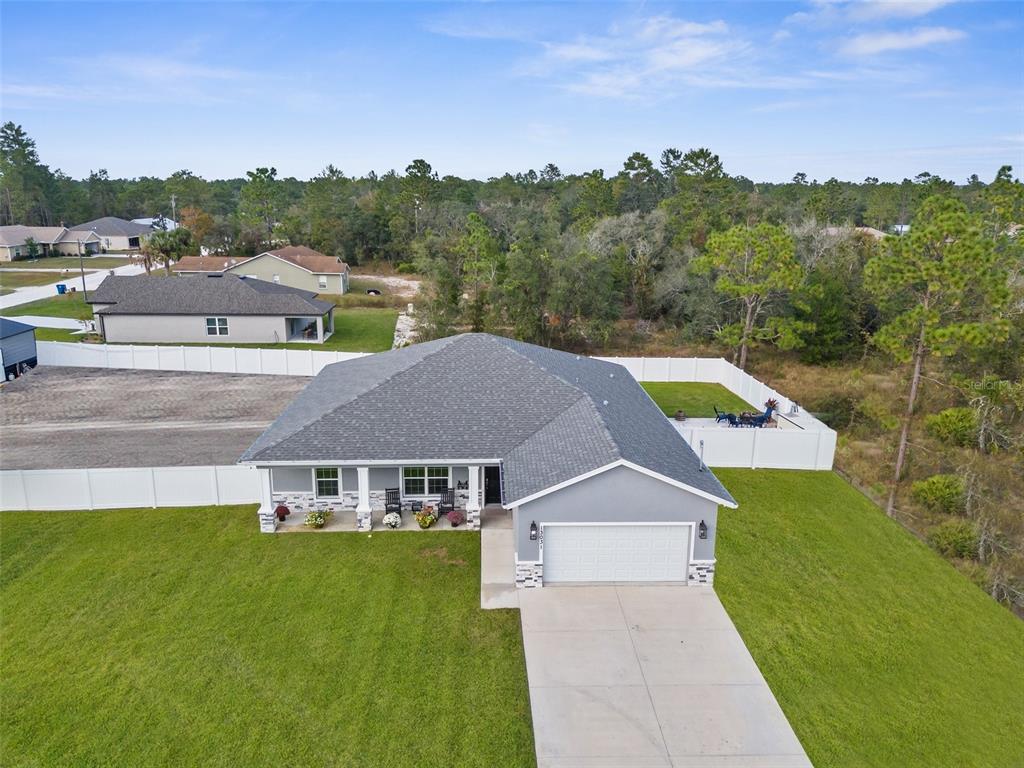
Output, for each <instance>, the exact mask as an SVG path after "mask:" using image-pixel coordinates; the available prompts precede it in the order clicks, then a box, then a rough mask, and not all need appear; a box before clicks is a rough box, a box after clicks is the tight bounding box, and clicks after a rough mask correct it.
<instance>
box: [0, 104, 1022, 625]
mask: <svg viewBox="0 0 1024 768" xmlns="http://www.w3.org/2000/svg"><path fill="white" fill-rule="evenodd" d="M0 172H2V174H3V176H2V187H0V219H2V223H25V224H54V223H60V222H64V223H67V224H73V223H77V222H79V221H84V220H88V219H91V218H95V217H98V216H103V215H117V216H122V217H125V218H130V217H135V216H143V215H145V216H154V215H157V214H163V215H166V216H170V215H171V214H172V210H171V208H170V201H171V198H172V196H173V199H174V201H175V211H174V213H175V214H176V216H177V218H178V220H179V221H180V222H181V223H182V224H184V226H185V227H186V228H187V229H188V230H189V233H190V237H189V238H187V239H182V240H181V241H180V242H179V241H175V242H173V243H171V242H168V243H166V248H164V249H163V250H162V251H161V253H162V254H166V255H169V256H170V257H171V258H176V257H177V256H179V255H180V254H181V253H182V252H184V250H185V249H187V248H198V247H199V246H200V245H201V246H203V247H204V248H205V249H207V250H208V251H210V252H214V253H224V254H233V255H245V254H251V253H254V252H256V250H257V249H260V248H263V247H265V246H266V245H267V244H268V243H272V242H274V243H278V242H290V243H293V244H304V245H309V246H311V247H313V248H316V249H317V250H319V251H322V252H324V253H328V254H332V255H337V256H339V257H341V258H344V259H345V260H347V261H348V262H350V263H352V264H356V265H358V264H362V263H366V262H370V261H387V262H390V264H391V265H393V266H395V267H397V268H398V269H399V270H400V271H409V272H412V271H415V272H419V273H421V274H423V275H424V276H425V277H427V278H428V281H427V287H426V289H425V291H424V293H423V295H422V300H421V302H420V306H419V316H420V324H421V325H420V327H421V332H422V333H423V335H425V336H427V337H430V336H442V335H446V334H449V333H451V332H455V331H458V330H464V329H473V330H491V331H496V332H500V333H505V334H509V335H514V336H516V337H518V338H521V339H523V340H526V341H532V342H537V343H541V344H548V345H554V346H558V347H561V348H565V349H578V350H585V351H600V350H602V349H605V348H607V347H608V346H609V345H614V344H615V343H616V342H618V341H621V339H622V338H623V337H627V338H628V339H629V342H630V343H631V344H634V345H637V346H639V347H640V348H641V349H642V346H643V344H644V343H645V340H646V339H647V338H650V337H651V336H652V335H654V334H656V333H659V332H664V331H665V330H666V329H669V330H671V332H672V335H673V338H674V339H676V340H678V342H679V343H687V342H692V343H698V344H701V343H703V344H713V345H721V346H722V347H724V348H726V349H728V350H729V351H730V354H731V356H732V359H733V360H734V361H735V362H736V363H737V364H739V365H740V366H741V367H742V366H745V365H746V364H747V361H748V357H749V355H750V352H751V350H754V349H756V348H757V347H759V346H765V345H768V346H771V347H775V348H777V349H781V350H785V351H791V352H792V354H794V355H798V356H799V358H800V359H801V360H803V361H804V362H806V363H811V364H829V363H840V362H846V363H847V364H849V363H850V361H854V362H855V361H857V360H862V359H866V358H867V357H868V356H875V357H878V356H885V357H886V359H888V360H891V361H892V363H893V364H894V366H896V368H895V369H896V370H898V371H904V370H905V371H906V375H907V380H906V384H905V387H904V386H903V385H902V384H901V388H900V391H899V393H898V395H896V400H897V401H898V407H895V408H893V409H892V410H893V411H894V414H893V421H892V425H891V433H892V453H891V461H892V465H891V466H892V471H891V474H890V478H891V480H890V482H889V496H888V505H887V506H888V511H889V513H890V514H895V513H897V512H898V508H899V507H900V506H901V504H902V505H913V504H914V503H919V504H921V505H924V506H927V505H926V504H925V503H924V502H922V501H920V500H919V499H918V496H917V495H915V496H913V497H912V498H911V497H910V496H908V494H907V493H906V492H907V490H908V482H907V481H908V480H913V479H917V478H916V477H915V476H914V474H913V472H914V471H915V470H914V469H913V467H912V462H910V461H909V457H910V456H911V454H912V452H913V450H914V449H915V443H914V440H915V435H919V434H922V433H921V424H920V423H919V422H918V421H917V418H916V417H917V415H918V413H917V412H918V409H919V402H920V391H921V388H922V387H923V386H925V384H926V383H934V384H937V385H938V386H941V387H944V388H946V390H948V397H947V398H946V400H947V403H948V404H950V405H952V406H954V408H953V410H956V409H957V408H960V409H966V410H967V411H969V412H970V413H969V416H970V419H969V421H970V423H971V424H972V425H973V426H972V427H971V430H973V431H970V430H969V431H970V434H971V438H970V439H969V440H967V441H966V443H965V442H963V438H962V435H961V436H960V437H957V438H956V439H957V440H959V441H960V442H956V441H954V443H951V444H950V447H949V451H950V452H948V453H944V454H943V456H947V457H954V456H955V457H958V458H956V462H955V466H953V467H952V469H953V470H954V471H951V472H944V473H939V474H940V475H951V476H953V477H954V478H956V481H957V482H959V483H960V486H958V487H959V488H960V492H961V497H960V498H962V499H963V503H962V504H961V505H960V506H958V507H956V509H955V510H953V509H952V508H949V509H946V508H943V509H945V511H944V512H943V514H947V513H948V514H951V515H958V517H954V518H953V519H952V520H947V521H945V522H947V523H948V522H953V523H957V524H959V523H963V524H964V525H966V526H967V528H968V529H969V531H968V533H969V534H970V535H971V536H975V537H976V538H971V539H969V541H970V542H971V544H970V545H969V546H967V547H966V548H967V549H972V547H973V553H972V554H971V555H970V557H971V559H972V561H976V562H979V563H981V564H982V565H983V566H984V568H985V569H986V570H985V572H986V576H985V579H986V582H985V586H986V588H989V589H990V591H992V592H993V594H995V595H996V596H997V597H999V598H1000V599H1004V600H1007V601H1009V602H1014V603H1017V604H1019V605H1024V556H1022V550H1021V547H1022V542H1024V530H1022V528H1024V523H1022V522H1021V519H1020V518H1021V514H1020V506H1019V503H1020V501H1021V488H1020V486H1021V484H1022V483H1024V480H1021V479H1020V478H1019V477H1018V478H1017V481H1016V484H1014V482H1013V478H1010V482H1009V483H1008V484H1007V483H1005V482H1004V479H1005V478H1001V477H996V476H994V475H993V474H992V473H989V472H987V471H986V470H985V469H984V468H985V467H988V466H1002V464H1001V463H1000V462H999V461H993V459H992V457H993V456H995V455H997V454H998V455H999V456H1003V457H1005V456H1010V457H1015V458H1016V461H1011V462H1010V467H1013V468H1016V469H1017V470H1019V469H1020V460H1021V459H1022V458H1024V454H1022V451H1024V437H1022V433H1024V417H1022V413H1024V395H1022V394H1021V393H1022V391H1024V386H1022V384H1021V382H1022V378H1024V251H1022V247H1024V234H1020V233H1019V227H1020V225H1021V224H1022V223H1024V185H1022V184H1021V182H1020V181H1019V180H1018V179H1016V178H1014V177H1013V174H1012V169H1011V168H1009V167H1003V168H1001V169H1000V170H999V171H998V173H997V174H996V176H995V177H994V178H992V179H990V180H985V181H982V180H981V179H979V178H978V176H976V175H975V176H971V177H970V178H969V179H966V180H962V181H960V182H953V181H951V180H947V179H942V178H939V177H938V176H935V175H933V174H930V173H927V172H925V173H921V174H919V175H918V176H916V177H915V178H914V179H904V180H903V181H902V182H898V183H893V182H881V181H879V180H878V179H877V178H873V177H868V178H865V179H864V180H863V181H860V182H848V181H840V180H838V179H835V178H832V179H828V180H826V181H824V182H819V181H817V180H811V179H808V178H807V176H806V174H803V173H796V174H795V175H794V177H793V179H792V180H791V181H790V182H788V183H784V184H773V183H755V182H753V181H751V180H750V179H747V178H744V177H742V176H735V175H730V174H729V173H728V172H727V171H726V168H725V167H724V165H723V163H722V161H721V160H720V158H719V157H718V156H717V155H715V154H714V153H713V152H711V151H710V150H708V149H706V148H700V149H693V150H690V151H686V152H683V151H680V150H678V149H674V148H669V149H666V150H665V151H664V152H662V153H661V155H660V156H659V157H658V158H657V159H656V160H652V159H651V158H650V157H648V156H647V155H645V154H643V153H640V152H636V153H633V154H632V155H630V156H629V157H628V158H626V160H625V161H624V163H623V166H622V169H621V170H620V171H619V172H618V173H616V174H614V175H606V174H605V172H604V171H601V170H594V171H590V172H588V173H581V174H563V173H562V172H561V171H560V170H559V168H558V167H557V166H555V165H554V164H548V165H546V166H544V167H543V168H542V169H541V170H540V171H539V172H538V171H533V170H530V171H527V172H525V173H506V174H505V175H503V176H501V177H496V178H490V179H487V180H485V181H480V180H473V179H461V178H457V177H454V176H444V177H441V176H439V174H438V173H437V172H435V171H434V169H433V168H432V167H431V166H430V164H429V163H427V162H426V161H424V160H421V159H420V160H414V161H413V162H412V163H410V164H409V165H408V166H407V167H406V168H405V169H404V172H402V173H399V172H396V171H389V172H387V173H384V174H382V175H380V176H378V175H376V174H373V173H371V174H368V175H366V176H363V177H358V178H355V177H350V176H347V175H345V174H344V173H343V172H342V171H341V170H339V169H338V168H335V167H334V166H333V165H328V166H327V167H326V168H325V169H324V171H323V172H321V173H320V174H318V175H317V176H316V177H314V178H312V179H310V180H308V181H300V180H297V179H294V178H279V177H278V174H277V172H276V170H275V169H274V168H270V167H260V168H255V169H254V170H252V171H250V172H248V173H247V174H246V177H245V178H240V179H231V180H216V181H207V180H205V179H202V178H200V177H198V176H196V175H194V174H193V173H191V172H189V171H187V170H182V171H178V172H177V173H174V174H172V175H171V176H170V177H168V178H166V179H158V178H147V177H142V178H136V179H111V178H109V177H108V175H107V174H106V172H105V171H102V170H100V171H95V172H93V173H91V174H90V175H89V177H88V178H86V179H81V180H75V179H71V178H69V177H68V176H66V175H65V174H62V173H61V172H60V171H51V170H50V169H49V168H48V167H47V166H45V165H43V164H42V163H41V162H40V160H39V158H38V155H37V153H36V149H35V145H34V143H33V142H32V140H31V139H30V138H29V137H28V136H27V135H25V133H24V131H23V130H22V129H21V128H20V127H18V126H14V125H13V124H10V123H8V124H6V125H4V126H3V128H2V130H0ZM896 225H909V226H910V231H909V233H908V234H905V235H903V236H890V237H886V238H884V239H882V240H879V239H877V238H876V237H875V236H873V235H872V234H871V233H864V232H861V231H858V230H857V229H855V228H854V227H855V226H866V227H873V228H876V229H878V230H882V231H886V232H890V231H892V229H893V228H894V227H895V226H896ZM944 391H945V390H944ZM931 416H932V417H935V418H938V417H939V414H937V413H936V414H931ZM943 418H947V417H943ZM948 418H953V417H948ZM965 418H967V417H966V416H963V414H961V419H962V420H963V419H965ZM879 428H880V429H881V428H882V427H879ZM947 431H948V430H947ZM940 433H941V430H940V431H939V432H938V433H935V434H932V433H931V432H929V433H928V434H929V435H931V438H930V439H934V440H938V441H939V442H938V443H937V444H936V445H937V446H938V447H935V448H934V450H945V449H944V448H942V446H943V445H944V443H943V442H942V439H940V438H939V437H937V436H936V435H938V434H940ZM997 436H998V437H997ZM922 439H923V437H922ZM965 451H967V453H965ZM949 462H953V458H949V461H948V462H947V464H948V463H949ZM1004 474H1005V473H1004ZM929 480H930V478H924V479H918V480H917V482H918V483H921V482H926V481H929ZM937 482H939V483H940V484H941V482H943V481H937ZM997 486H998V487H997ZM914 487H915V488H916V487H917V486H916V485H915V486H914ZM946 490H948V487H947V488H946ZM901 493H902V496H901ZM915 493H917V492H916V491H915ZM921 493H923V494H925V496H927V494H926V493H925V492H924V491H922V492H921ZM922 498H923V497H922ZM992 499H1001V500H1002V502H1001V504H1000V505H997V507H998V508H993V505H992V502H991V500H992ZM1015 503H1016V504H1018V506H1017V507H1016V508H1014V507H1013V504H1015ZM1007 505H1009V509H1007ZM965 516H966V517H965ZM929 525H930V524H929ZM950 531H953V529H952V528H951V527H950V526H947V528H946V532H945V533H944V534H942V535H944V536H947V538H948V537H949V535H950ZM956 533H957V532H956V531H953V534H956ZM959 533H961V534H963V530H960V531H959ZM954 538H955V536H954ZM958 542H959V543H958V544H957V546H954V547H952V549H951V550H950V551H954V550H955V551H956V552H958V553H959V554H958V555H950V556H951V557H953V556H955V557H960V556H962V555H963V552H964V546H962V544H963V541H962V540H958ZM947 544H948V542H947ZM936 546H937V547H938V548H940V549H942V548H943V547H942V546H939V545H938V544H936ZM943 546H946V545H943ZM947 554H948V552H947ZM996 563H998V567H997V565H996Z"/></svg>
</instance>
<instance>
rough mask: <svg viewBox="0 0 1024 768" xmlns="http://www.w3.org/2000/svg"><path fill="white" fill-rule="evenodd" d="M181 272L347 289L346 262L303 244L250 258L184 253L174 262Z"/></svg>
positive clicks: (327, 290) (318, 289) (323, 290)
mask: <svg viewBox="0 0 1024 768" xmlns="http://www.w3.org/2000/svg"><path fill="white" fill-rule="evenodd" d="M174 271H175V272H177V273H178V274H181V275H190V274H191V275H194V274H210V273H215V272H229V273H231V274H235V275H242V276H245V277H254V278H256V279H257V280H266V281H267V282H271V283H278V284H280V285H288V286H291V287H292V288H301V289H303V290H306V291H314V292H316V293H333V294H343V293H346V292H348V277H349V269H348V264H346V263H345V262H343V261H341V260H340V259H336V258H334V257H332V256H326V255H324V254H322V253H320V252H318V251H314V250H313V249H312V248H307V247H306V246H304V245H288V246H285V247H284V248H278V249H276V250H273V251H264V252H263V253H260V254H258V255H256V256H252V257H250V258H245V257H241V258H239V257H232V256H186V257H185V258H183V259H181V260H180V261H179V262H178V263H177V264H175V265H174Z"/></svg>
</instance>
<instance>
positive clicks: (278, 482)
mask: <svg viewBox="0 0 1024 768" xmlns="http://www.w3.org/2000/svg"><path fill="white" fill-rule="evenodd" d="M270 487H271V488H272V489H273V490H274V491H275V492H295V493H312V492H313V472H312V471H311V470H310V468H309V467H274V468H273V469H271V470H270Z"/></svg>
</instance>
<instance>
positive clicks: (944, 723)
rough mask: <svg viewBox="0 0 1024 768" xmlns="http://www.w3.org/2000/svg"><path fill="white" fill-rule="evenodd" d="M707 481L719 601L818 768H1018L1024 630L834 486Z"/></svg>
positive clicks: (813, 479)
mask: <svg viewBox="0 0 1024 768" xmlns="http://www.w3.org/2000/svg"><path fill="white" fill-rule="evenodd" d="M715 473H716V474H717V475H718V477H719V478H720V479H721V480H722V482H723V483H724V484H725V485H726V487H727V488H729V490H730V491H731V492H732V494H733V496H735V497H736V499H737V500H738V502H739V505H740V506H739V509H736V510H722V511H721V513H720V516H719V527H718V543H717V557H718V570H717V572H716V574H715V589H716V591H717V592H718V594H719V595H720V596H721V599H722V602H723V603H724V604H725V607H726V608H727V609H728V611H729V614H730V616H732V618H733V620H734V621H735V623H736V626H737V627H738V628H739V630H740V633H741V634H742V635H743V639H744V641H745V642H746V643H747V646H748V647H749V649H750V652H751V653H752V654H753V656H754V659H755V660H756V661H757V663H758V666H759V667H760V668H761V671H762V672H763V673H764V676H765V678H767V680H768V683H769V685H770V686H771V688H772V691H774V692H775V695H776V696H777V697H778V699H779V703H780V704H781V705H782V708H783V710H785V712H786V715H787V716H788V717H789V721H790V723H792V725H793V727H794V729H795V730H796V733H797V735H798V736H799V737H800V740H801V742H802V743H803V745H804V748H805V749H806V750H807V753H808V755H809V756H810V758H811V761H812V762H813V763H814V765H815V766H817V767H818V768H825V766H849V768H866V767H870V766H879V767H880V768H881V767H882V766H885V767H886V768H888V767H889V766H900V767H901V768H910V767H911V766H921V768H932V767H933V766H973V767H975V768H981V767H982V766H992V767H993V768H995V767H997V766H998V767H999V768H1003V767H1007V768H1008V767H1009V766H1021V765H1024V739H1021V738H1020V734H1021V733H1024V663H1022V660H1024V622H1021V620H1020V619H1018V618H1016V617H1014V616H1013V615H1012V614H1011V613H1010V612H1009V611H1008V610H1006V609H1005V608H1002V607H1000V606H999V605H997V604H996V603H995V602H994V601H992V600H991V599H989V597H988V596H987V595H985V594H984V593H983V592H982V591H981V590H979V589H978V588H977V587H975V586H974V585H973V584H971V583H970V582H969V581H968V580H967V579H965V578H964V577H963V576H962V575H960V574H959V573H958V572H957V571H955V570H954V569H953V568H952V567H951V566H950V565H949V564H948V563H946V562H945V561H944V560H942V559H941V558H940V557H939V556H938V555H936V554H935V553H933V552H932V551H931V550H930V549H928V548H927V547H926V546H925V545H924V544H922V543H921V542H919V541H918V540H917V539H915V538H913V537H912V536H911V535H910V534H908V533H907V532H906V531H904V530H903V529H902V528H901V527H899V526H898V525H897V524H896V523H895V522H893V521H891V520H889V519H888V518H887V517H886V516H885V515H884V514H883V513H882V511H881V510H879V509H878V507H876V506H874V505H873V504H871V503H870V502H869V501H868V500H867V499H865V498H864V497H863V496H861V495H860V494H859V493H857V491H855V490H854V489H853V488H852V487H850V486H849V485H848V484H846V483H845V482H843V480H842V479H841V478H839V477H838V476H837V475H835V474H833V473H821V472H789V471H778V470H776V471H772V470H760V469H759V470H732V469H729V470H726V469H721V470H715Z"/></svg>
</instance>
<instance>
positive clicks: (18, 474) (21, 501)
mask: <svg viewBox="0 0 1024 768" xmlns="http://www.w3.org/2000/svg"><path fill="white" fill-rule="evenodd" d="M259 500H260V483H259V473H258V472H257V471H256V469H255V468H254V467H248V466H234V465H232V466H206V467H135V468H124V469H8V470H4V471H2V472H0V510H25V509H28V510H64V509H126V508H135V507H201V506H210V505H220V504H252V503H258V502H259Z"/></svg>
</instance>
